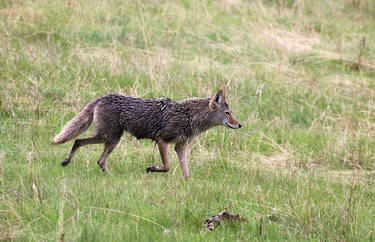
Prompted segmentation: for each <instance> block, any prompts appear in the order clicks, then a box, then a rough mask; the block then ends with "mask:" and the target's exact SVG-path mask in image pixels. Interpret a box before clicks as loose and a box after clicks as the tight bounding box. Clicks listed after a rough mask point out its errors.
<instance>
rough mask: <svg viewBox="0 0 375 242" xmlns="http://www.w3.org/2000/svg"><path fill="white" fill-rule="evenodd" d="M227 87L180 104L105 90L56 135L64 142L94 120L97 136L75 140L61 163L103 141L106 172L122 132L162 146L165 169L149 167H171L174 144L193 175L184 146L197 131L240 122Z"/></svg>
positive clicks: (102, 163) (235, 125) (57, 140)
mask: <svg viewBox="0 0 375 242" xmlns="http://www.w3.org/2000/svg"><path fill="white" fill-rule="evenodd" d="M225 93H226V88H225V87H222V88H221V89H220V90H219V91H218V92H217V93H216V94H215V95H213V96H212V97H208V98H193V99H189V100H184V101H180V102H176V101H173V100H171V99H169V98H159V99H144V98H136V97H129V96H123V95H119V94H107V95H105V96H102V97H99V98H97V99H95V100H93V101H92V102H90V103H89V104H88V105H87V106H86V107H85V108H84V109H82V111H81V112H80V113H78V115H77V116H76V117H74V118H73V119H72V120H71V121H69V123H68V124H67V125H66V126H65V127H64V128H63V129H62V131H61V132H60V133H59V134H58V135H57V136H56V137H55V138H54V139H53V141H52V143H53V144H55V145H56V144H62V143H65V142H67V141H69V140H72V139H74V138H76V137H77V136H79V135H80V134H82V133H83V132H85V131H86V130H87V129H88V127H89V126H90V124H91V123H93V124H94V128H95V134H94V136H93V137H91V138H88V139H77V140H75V142H74V145H73V147H72V149H71V152H70V154H69V156H68V157H67V158H66V159H65V160H64V161H63V162H62V165H63V166H65V165H67V164H68V163H69V162H70V160H71V159H72V157H73V155H74V153H75V151H76V150H77V149H78V148H79V147H81V146H83V145H87V144H98V143H104V152H103V154H102V156H101V157H100V159H99V161H98V164H99V166H100V167H101V168H102V169H103V170H105V169H106V159H107V157H108V155H109V154H110V153H111V152H112V150H113V149H114V148H115V147H116V145H117V143H118V142H119V140H120V138H121V135H122V133H123V132H124V131H127V132H129V133H130V134H132V135H133V136H135V137H136V138H137V139H151V140H154V141H155V142H156V143H157V144H158V147H159V151H160V155H161V157H162V162H163V167H161V168H159V167H153V166H151V167H148V168H147V169H146V170H147V171H155V172H166V171H168V170H169V161H168V155H167V147H168V144H169V143H174V144H175V150H176V152H177V155H178V157H179V161H180V164H181V167H182V170H183V175H184V177H185V179H187V178H188V176H189V173H188V170H187V165H186V152H185V150H186V145H187V144H188V143H189V142H190V141H191V140H192V139H193V138H194V137H195V136H197V135H199V134H200V133H202V132H204V131H206V130H207V129H209V128H212V127H214V126H217V125H225V126H227V127H229V128H232V129H238V128H240V127H241V126H242V125H241V124H240V123H239V122H238V121H237V120H236V119H235V117H234V116H233V115H232V111H231V110H230V109H229V106H228V104H227V102H226V101H225Z"/></svg>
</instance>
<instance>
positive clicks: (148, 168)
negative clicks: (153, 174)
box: [146, 166, 156, 172]
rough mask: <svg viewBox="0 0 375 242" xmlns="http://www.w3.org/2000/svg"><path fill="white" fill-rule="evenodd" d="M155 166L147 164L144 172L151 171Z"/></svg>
mask: <svg viewBox="0 0 375 242" xmlns="http://www.w3.org/2000/svg"><path fill="white" fill-rule="evenodd" d="M155 168H156V167H155V166H149V167H147V168H146V172H150V171H153V170H155Z"/></svg>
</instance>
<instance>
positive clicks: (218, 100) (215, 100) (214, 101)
mask: <svg viewBox="0 0 375 242" xmlns="http://www.w3.org/2000/svg"><path fill="white" fill-rule="evenodd" d="M225 92H226V88H225V86H223V87H222V88H221V89H220V90H219V91H218V92H217V93H216V94H215V95H214V96H213V97H212V98H211V100H210V104H209V106H210V109H211V110H214V109H215V108H216V107H217V106H220V105H221V104H223V103H224V100H225Z"/></svg>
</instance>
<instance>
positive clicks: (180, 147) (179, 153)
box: [174, 143, 189, 180]
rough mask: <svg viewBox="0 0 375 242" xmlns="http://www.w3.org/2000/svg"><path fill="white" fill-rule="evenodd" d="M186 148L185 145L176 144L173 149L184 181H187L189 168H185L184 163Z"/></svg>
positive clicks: (185, 164)
mask: <svg viewBox="0 0 375 242" xmlns="http://www.w3.org/2000/svg"><path fill="white" fill-rule="evenodd" d="M186 148H187V144H186V143H180V144H176V146H175V147H174V150H175V151H176V153H177V156H178V160H179V161H180V165H181V169H182V174H183V175H184V178H185V180H188V178H189V168H188V166H187V161H186Z"/></svg>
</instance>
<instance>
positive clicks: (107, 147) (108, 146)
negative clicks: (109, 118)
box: [98, 138, 120, 171]
mask: <svg viewBox="0 0 375 242" xmlns="http://www.w3.org/2000/svg"><path fill="white" fill-rule="evenodd" d="M119 141H120V138H118V139H116V140H113V141H112V142H110V143H105V144H104V150H103V153H102V155H101V156H100V159H99V160H98V165H99V167H100V168H101V169H102V170H103V171H106V170H107V158H108V156H109V154H111V152H112V151H113V149H114V148H115V147H116V145H117V144H118V142H119Z"/></svg>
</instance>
